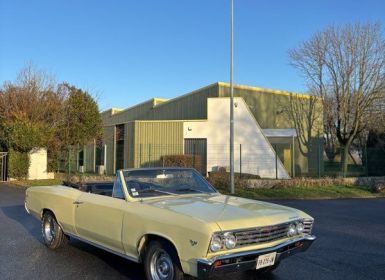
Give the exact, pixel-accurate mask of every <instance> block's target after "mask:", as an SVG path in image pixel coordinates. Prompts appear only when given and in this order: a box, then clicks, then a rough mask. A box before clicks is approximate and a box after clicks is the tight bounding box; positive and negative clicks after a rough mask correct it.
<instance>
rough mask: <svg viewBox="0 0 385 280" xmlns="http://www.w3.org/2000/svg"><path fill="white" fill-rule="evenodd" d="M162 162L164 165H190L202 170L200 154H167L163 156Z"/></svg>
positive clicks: (189, 166)
mask: <svg viewBox="0 0 385 280" xmlns="http://www.w3.org/2000/svg"><path fill="white" fill-rule="evenodd" d="M160 164H161V165H162V166H164V167H188V168H195V169H196V170H198V171H199V172H201V171H202V158H201V156H199V155H166V156H161V158H160Z"/></svg>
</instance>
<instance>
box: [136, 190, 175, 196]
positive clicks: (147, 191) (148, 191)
mask: <svg viewBox="0 0 385 280" xmlns="http://www.w3.org/2000/svg"><path fill="white" fill-rule="evenodd" d="M150 192H157V193H161V194H167V195H175V194H174V193H171V192H166V191H161V190H158V189H144V190H139V193H141V194H142V193H150Z"/></svg>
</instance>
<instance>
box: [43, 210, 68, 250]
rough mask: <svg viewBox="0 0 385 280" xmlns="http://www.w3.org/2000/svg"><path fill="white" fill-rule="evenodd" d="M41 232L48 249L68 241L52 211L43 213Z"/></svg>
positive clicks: (55, 247)
mask: <svg viewBox="0 0 385 280" xmlns="http://www.w3.org/2000/svg"><path fill="white" fill-rule="evenodd" d="M41 233H42V235H43V240H44V244H45V245H46V246H47V247H48V248H50V249H57V248H59V247H62V246H63V245H65V244H66V243H67V242H68V237H67V236H66V235H65V234H64V232H63V230H62V229H61V227H60V225H59V224H58V223H57V221H56V218H55V216H54V214H53V213H52V212H49V211H47V212H45V213H44V214H43V218H42V219H41Z"/></svg>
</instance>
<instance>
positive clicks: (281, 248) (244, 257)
mask: <svg viewBox="0 0 385 280" xmlns="http://www.w3.org/2000/svg"><path fill="white" fill-rule="evenodd" d="M315 239H316V237H315V236H314V235H307V236H304V237H299V238H296V239H292V240H289V241H286V242H284V243H281V244H279V245H277V246H274V247H270V248H264V249H260V250H253V251H246V252H239V253H234V254H227V255H220V256H217V257H214V258H212V259H209V260H207V259H199V260H198V278H199V279H208V278H210V277H214V276H221V275H224V274H227V273H231V272H239V271H246V270H253V269H255V268H256V261H257V258H258V256H260V255H263V254H268V253H272V252H277V255H276V259H275V263H278V262H280V261H281V260H282V259H284V258H286V257H289V256H291V255H293V254H296V253H299V252H303V251H306V250H307V249H308V248H309V247H310V245H311V244H312V243H313V241H314V240H315Z"/></svg>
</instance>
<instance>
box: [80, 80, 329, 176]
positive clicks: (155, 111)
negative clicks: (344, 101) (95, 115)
mask: <svg viewBox="0 0 385 280" xmlns="http://www.w3.org/2000/svg"><path fill="white" fill-rule="evenodd" d="M229 96H230V85H229V84H227V83H223V82H217V83H214V84H211V85H209V86H206V87H203V88H201V89H198V90H195V91H193V92H190V93H187V94H184V95H181V96H179V97H176V98H173V99H169V100H167V99H160V98H153V99H151V100H148V101H145V102H143V103H141V104H138V105H136V106H133V107H131V108H127V109H117V108H112V109H109V110H107V111H104V112H102V113H101V114H102V120H103V139H100V140H95V141H94V142H93V143H90V144H89V145H87V146H86V147H84V149H83V151H82V152H81V153H82V154H81V157H79V161H78V165H79V166H80V168H81V169H82V171H86V172H105V173H106V174H114V173H115V171H116V170H117V169H121V168H137V167H146V166H159V165H162V162H161V158H162V156H165V155H181V154H189V155H191V154H194V155H197V156H198V157H197V159H199V160H200V161H201V166H202V170H201V171H202V173H208V172H213V171H216V170H218V169H219V168H221V167H222V168H228V166H229V112H230V108H229V107H230V98H229ZM234 96H235V108H234V114H235V115H234V116H235V172H242V173H248V174H256V175H259V176H261V177H262V178H289V177H292V176H307V175H314V174H315V173H316V172H317V170H315V169H316V168H315V166H319V162H314V161H319V160H321V159H320V157H319V155H318V158H317V155H316V151H307V152H306V154H304V153H303V152H301V150H302V151H303V149H301V150H300V149H299V142H298V141H297V140H296V137H297V132H296V130H295V128H294V127H293V124H292V121H291V120H289V119H287V117H285V115H284V114H282V110H281V109H280V104H283V103H285V102H286V103H287V102H289V98H290V97H291V96H295V98H305V99H308V98H309V96H308V95H304V94H297V93H291V92H286V91H279V90H272V89H264V88H257V87H251V86H241V85H235V86H234ZM313 129H314V130H315V131H316V130H318V131H319V130H320V129H321V131H322V121H321V122H320V123H319V127H315V128H313ZM316 140H319V139H316ZM318 172H319V170H318Z"/></svg>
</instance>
